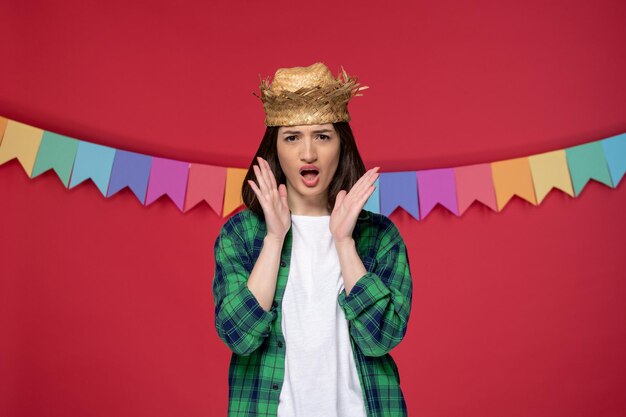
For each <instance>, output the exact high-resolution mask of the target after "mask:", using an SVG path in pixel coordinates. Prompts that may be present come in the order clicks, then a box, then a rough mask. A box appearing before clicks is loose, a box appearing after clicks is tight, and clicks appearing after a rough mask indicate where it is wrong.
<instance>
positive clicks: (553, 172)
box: [528, 149, 574, 204]
mask: <svg viewBox="0 0 626 417" xmlns="http://www.w3.org/2000/svg"><path fill="white" fill-rule="evenodd" d="M528 163H529V164H530V172H531V173H532V177H533V184H534V185H535V194H536V196H537V204H539V203H541V202H542V201H543V199H544V198H545V196H546V195H548V193H549V192H550V190H551V189H552V188H553V187H554V188H558V189H559V190H561V191H563V192H565V193H567V194H569V195H570V196H572V197H574V190H573V189H572V179H571V178H570V176H569V169H568V168H567V158H566V156H565V150H564V149H560V150H558V151H552V152H546V153H540V154H537V155H532V156H529V157H528Z"/></svg>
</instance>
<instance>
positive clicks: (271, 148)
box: [241, 122, 366, 218]
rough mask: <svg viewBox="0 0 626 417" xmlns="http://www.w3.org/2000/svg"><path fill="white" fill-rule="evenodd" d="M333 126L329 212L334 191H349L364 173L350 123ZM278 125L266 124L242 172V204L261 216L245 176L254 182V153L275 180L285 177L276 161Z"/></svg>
mask: <svg viewBox="0 0 626 417" xmlns="http://www.w3.org/2000/svg"><path fill="white" fill-rule="evenodd" d="M333 126H334V128H335V130H336V131H337V133H338V134H339V142H340V153H339V165H338V166H337V171H336V172H335V176H334V177H333V179H332V181H331V182H330V184H329V186H328V211H329V212H332V210H333V208H334V206H335V198H336V197H337V193H338V192H339V191H341V190H346V191H348V192H349V191H350V189H351V188H352V186H353V185H354V184H355V183H356V182H357V181H358V180H359V178H361V177H362V176H363V174H365V171H366V170H365V164H363V160H362V159H361V155H359V150H358V149H357V147H356V142H355V141H354V135H353V134H352V129H351V128H350V124H349V123H348V122H338V123H333ZM278 129H279V126H268V127H267V129H266V130H265V134H264V135H263V140H261V144H260V145H259V149H258V150H257V151H256V154H255V155H254V157H253V158H252V162H251V163H250V166H249V168H248V172H247V173H246V177H245V178H244V181H243V185H242V187H241V196H242V198H243V202H244V204H245V205H246V207H248V208H249V209H250V210H252V211H253V212H255V213H256V214H257V215H258V216H260V217H261V218H264V217H265V216H264V214H263V208H262V207H261V204H260V203H259V200H258V199H257V197H256V194H255V193H254V190H253V189H252V187H250V184H248V180H252V181H254V182H255V183H257V184H258V182H257V181H256V174H255V173H254V169H253V166H254V165H255V164H258V161H257V157H258V156H260V157H261V158H263V159H265V160H266V161H267V163H268V164H269V166H270V168H271V169H272V172H273V173H274V178H276V184H277V185H280V184H286V181H287V179H286V177H285V174H284V173H283V170H282V168H281V167H280V162H279V161H278V151H277V143H276V141H277V138H278Z"/></svg>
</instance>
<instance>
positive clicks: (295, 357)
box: [278, 214, 367, 417]
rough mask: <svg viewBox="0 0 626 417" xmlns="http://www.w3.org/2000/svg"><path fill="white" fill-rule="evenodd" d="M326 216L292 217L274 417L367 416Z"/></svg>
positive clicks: (337, 260) (335, 251) (341, 282)
mask: <svg viewBox="0 0 626 417" xmlns="http://www.w3.org/2000/svg"><path fill="white" fill-rule="evenodd" d="M329 222H330V216H328V215H327V216H304V215H296V214H292V215H291V227H292V237H293V239H292V251H291V265H290V269H289V276H288V278H287V286H286V288H285V293H284V295H283V301H282V321H281V329H282V332H283V335H284V337H285V343H284V346H285V349H286V351H285V355H286V357H285V379H284V381H283V386H282V390H281V392H280V400H279V403H278V417H296V416H297V417H313V416H315V417H334V416H337V417H346V416H349V417H366V415H367V413H366V411H365V403H364V401H363V392H362V389H361V384H360V381H359V375H358V373H357V369H356V365H355V361H354V356H353V353H352V347H351V346H350V336H349V333H348V322H347V320H346V317H345V315H344V312H343V310H342V309H341V307H340V306H339V303H338V302H337V297H338V296H339V293H340V292H341V291H342V290H343V288H344V284H343V277H342V275H341V268H340V264H339V257H338V255H337V250H336V249H335V243H334V241H333V238H332V235H331V234H330V230H329V228H328V225H329Z"/></svg>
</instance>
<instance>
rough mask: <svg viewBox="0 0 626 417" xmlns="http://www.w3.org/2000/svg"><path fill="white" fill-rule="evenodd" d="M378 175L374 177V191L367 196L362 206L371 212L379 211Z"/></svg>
mask: <svg viewBox="0 0 626 417" xmlns="http://www.w3.org/2000/svg"><path fill="white" fill-rule="evenodd" d="M379 179H380V176H379V177H378V178H376V181H374V187H376V188H374V191H373V192H372V195H370V196H369V198H368V199H367V201H366V202H365V205H364V206H363V208H364V209H365V210H367V211H371V212H372V213H380V185H379V184H380V182H379V181H378V180H379Z"/></svg>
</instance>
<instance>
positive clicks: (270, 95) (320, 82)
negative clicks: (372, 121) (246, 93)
mask: <svg viewBox="0 0 626 417" xmlns="http://www.w3.org/2000/svg"><path fill="white" fill-rule="evenodd" d="M342 75H343V80H342V79H341V76H342ZM260 78H261V76H260V75H259V79H260ZM356 81H357V79H356V78H352V77H350V76H349V75H348V74H346V71H345V70H344V69H343V67H341V74H340V75H338V76H337V78H336V79H335V78H334V77H333V75H332V74H331V72H330V70H329V69H328V67H327V66H326V65H324V64H322V63H321V62H316V63H315V64H312V65H309V66H308V67H293V68H279V69H278V70H277V71H276V73H275V74H274V81H273V82H272V83H271V85H270V82H269V77H268V78H267V79H265V80H261V84H260V86H259V89H260V90H261V96H259V95H257V94H256V93H252V94H254V95H255V96H256V97H258V98H260V99H261V101H262V102H263V110H264V111H265V115H266V118H265V125H266V126H296V125H313V124H326V123H335V122H348V121H350V114H349V113H348V101H350V99H351V98H352V97H354V96H361V95H362V94H357V93H358V92H359V91H360V90H365V89H366V88H368V87H367V86H361V87H359V84H358V83H357V82H356Z"/></svg>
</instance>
